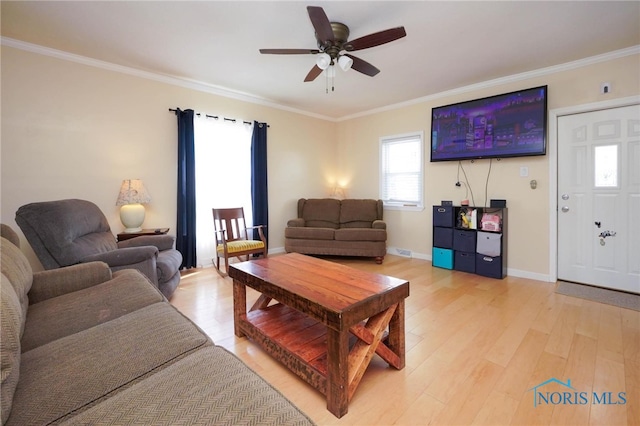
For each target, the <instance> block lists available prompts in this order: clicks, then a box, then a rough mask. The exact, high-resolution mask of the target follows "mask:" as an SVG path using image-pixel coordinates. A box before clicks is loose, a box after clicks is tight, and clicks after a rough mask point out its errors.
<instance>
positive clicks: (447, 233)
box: [433, 226, 453, 248]
mask: <svg viewBox="0 0 640 426" xmlns="http://www.w3.org/2000/svg"><path fill="white" fill-rule="evenodd" d="M433 246H434V247H440V248H453V228H443V227H441V226H436V227H434V228H433Z"/></svg>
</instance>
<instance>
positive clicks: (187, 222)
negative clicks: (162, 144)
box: [176, 109, 196, 268]
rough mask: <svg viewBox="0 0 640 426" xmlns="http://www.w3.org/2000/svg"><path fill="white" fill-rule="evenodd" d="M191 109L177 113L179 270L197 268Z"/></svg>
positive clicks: (177, 247) (177, 233)
mask: <svg viewBox="0 0 640 426" xmlns="http://www.w3.org/2000/svg"><path fill="white" fill-rule="evenodd" d="M193 115H194V113H193V110H191V109H188V110H186V111H182V110H180V109H177V110H176V116H177V117H178V214H177V217H178V223H177V226H176V249H177V250H178V251H179V252H180V253H182V266H181V268H194V267H196V167H195V144H194V136H193Z"/></svg>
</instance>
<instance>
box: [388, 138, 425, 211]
mask: <svg viewBox="0 0 640 426" xmlns="http://www.w3.org/2000/svg"><path fill="white" fill-rule="evenodd" d="M423 139H424V134H423V132H419V133H410V134H404V135H396V136H385V137H382V138H380V199H381V200H382V201H383V202H384V205H385V207H389V208H398V209H407V210H422V209H424V195H423V181H424V155H423V153H424V149H423V147H424V143H423Z"/></svg>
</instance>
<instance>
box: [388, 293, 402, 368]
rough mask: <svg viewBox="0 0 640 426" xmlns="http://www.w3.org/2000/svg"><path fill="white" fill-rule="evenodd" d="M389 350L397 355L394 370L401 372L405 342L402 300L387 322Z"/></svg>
mask: <svg viewBox="0 0 640 426" xmlns="http://www.w3.org/2000/svg"><path fill="white" fill-rule="evenodd" d="M388 346H389V349H391V350H392V351H393V352H394V353H395V354H396V355H398V358H399V359H398V365H397V366H396V368H397V369H398V370H402V369H403V368H404V363H405V354H404V349H405V341H404V300H402V301H400V302H399V303H398V307H397V308H396V311H395V312H394V313H393V316H392V317H391V320H390V321H389V340H388Z"/></svg>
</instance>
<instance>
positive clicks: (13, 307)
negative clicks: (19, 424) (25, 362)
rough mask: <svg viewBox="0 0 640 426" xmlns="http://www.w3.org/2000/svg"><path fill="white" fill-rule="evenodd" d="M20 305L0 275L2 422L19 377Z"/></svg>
mask: <svg viewBox="0 0 640 426" xmlns="http://www.w3.org/2000/svg"><path fill="white" fill-rule="evenodd" d="M22 323H23V318H22V307H21V306H20V300H19V299H18V295H17V294H16V292H15V290H14V288H13V286H12V285H11V283H10V282H9V279H8V278H7V277H6V276H5V275H4V274H2V275H0V326H1V330H2V332H1V334H0V414H1V418H2V424H4V422H6V421H7V418H8V417H9V413H10V412H11V404H12V401H13V394H14V392H15V390H16V386H18V378H19V377H20V352H21V351H20V333H21V329H22Z"/></svg>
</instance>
